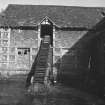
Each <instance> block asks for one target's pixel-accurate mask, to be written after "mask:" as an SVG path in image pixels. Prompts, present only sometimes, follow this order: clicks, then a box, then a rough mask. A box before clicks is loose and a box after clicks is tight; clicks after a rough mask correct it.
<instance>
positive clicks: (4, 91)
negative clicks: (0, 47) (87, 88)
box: [0, 77, 105, 105]
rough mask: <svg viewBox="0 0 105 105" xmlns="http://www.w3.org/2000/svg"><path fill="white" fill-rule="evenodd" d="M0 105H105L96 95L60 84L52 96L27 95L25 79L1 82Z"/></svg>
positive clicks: (52, 88)
mask: <svg viewBox="0 0 105 105" xmlns="http://www.w3.org/2000/svg"><path fill="white" fill-rule="evenodd" d="M0 105H105V103H104V101H103V100H102V99H100V98H98V97H96V96H94V95H91V94H88V93H86V92H83V91H80V90H77V89H75V88H70V87H66V86H62V85H61V84H58V85H56V86H54V87H51V90H50V94H48V95H40V96H32V95H29V94H26V89H25V78H20V77H19V78H17V79H5V80H3V79H2V80H0Z"/></svg>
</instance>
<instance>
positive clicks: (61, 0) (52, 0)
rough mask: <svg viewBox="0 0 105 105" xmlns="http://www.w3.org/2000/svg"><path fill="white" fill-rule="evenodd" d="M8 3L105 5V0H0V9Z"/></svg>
mask: <svg viewBox="0 0 105 105" xmlns="http://www.w3.org/2000/svg"><path fill="white" fill-rule="evenodd" d="M8 4H32V5H65V6H86V7H105V0H0V10H2V9H5V8H6V7H7V5H8Z"/></svg>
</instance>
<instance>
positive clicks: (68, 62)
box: [54, 18, 105, 96]
mask: <svg viewBox="0 0 105 105" xmlns="http://www.w3.org/2000/svg"><path fill="white" fill-rule="evenodd" d="M104 27H105V18H103V19H102V20H101V21H100V22H99V23H97V24H96V26H94V27H93V28H92V29H89V30H88V32H87V33H86V34H85V35H84V36H83V37H82V38H81V39H80V40H78V42H77V43H75V44H74V45H73V46H72V47H71V48H69V50H68V52H67V53H66V54H65V55H63V56H62V58H61V59H59V60H58V61H57V62H56V63H55V64H54V66H55V67H56V68H57V69H58V81H60V82H62V83H63V84H65V85H69V86H71V87H75V88H78V89H84V90H87V91H90V92H92V93H95V94H98V95H100V96H103V94H104V93H103V91H104V66H105V64H104V62H105V60H104V55H105V54H104V40H105V38H104V33H105V31H104ZM60 61H61V63H59V62H60Z"/></svg>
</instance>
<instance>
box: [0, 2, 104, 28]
mask: <svg viewBox="0 0 105 105" xmlns="http://www.w3.org/2000/svg"><path fill="white" fill-rule="evenodd" d="M102 11H105V8H97V7H94V8H93V7H73V6H53V5H16V4H9V5H8V7H7V8H6V9H5V11H4V12H3V14H4V16H1V17H0V25H9V26H36V25H37V24H38V23H40V22H41V20H42V19H43V18H44V17H46V16H47V17H49V18H50V19H51V20H52V21H53V22H54V23H55V24H56V25H58V26H60V27H86V28H92V27H93V26H95V24H97V23H98V22H99V21H101V20H102V18H103V16H102V14H101V12H102Z"/></svg>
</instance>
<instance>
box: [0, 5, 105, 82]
mask: <svg viewBox="0 0 105 105" xmlns="http://www.w3.org/2000/svg"><path fill="white" fill-rule="evenodd" d="M104 10H105V9H104V8H88V7H70V6H46V5H15V4H10V5H8V7H7V8H6V9H5V10H4V11H3V12H2V13H1V16H0V46H1V47H0V68H1V69H0V70H1V71H2V72H6V73H7V72H9V73H12V74H15V73H27V72H29V70H30V68H31V65H32V62H33V60H34V59H35V56H36V54H37V52H38V49H39V47H40V40H41V38H42V37H43V36H41V33H44V34H49V32H50V33H51V40H52V45H53V66H54V67H56V68H57V70H58V72H60V73H61V75H62V74H63V75H64V78H67V79H68V77H69V78H73V79H74V80H75V77H76V80H77V78H79V79H80V80H81V77H80V75H81V74H82V75H83V73H84V72H85V71H86V72H89V71H90V69H89V68H90V65H91V62H90V61H91V58H92V55H91V54H90V53H91V52H92V50H91V49H92V47H91V46H92V45H94V46H95V44H96V41H95V42H94V41H93V39H94V40H95V38H96V35H95V34H96V30H95V26H97V24H98V23H100V22H101V20H102V19H103V16H102V14H101V12H102V11H104ZM47 25H49V26H48V27H47ZM45 30H46V31H45ZM103 30H104V29H103ZM99 31H100V30H98V31H97V33H98V36H100V33H101V32H100V33H99ZM101 39H103V38H101ZM92 42H94V43H95V44H92ZM94 46H93V48H94ZM95 51H96V49H95ZM93 55H94V54H93ZM101 58H102V57H101ZM88 69H89V70H88ZM93 71H94V70H93ZM67 75H68V77H67ZM79 79H78V80H79ZM62 81H63V80H62Z"/></svg>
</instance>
